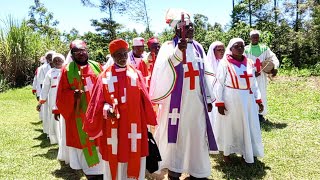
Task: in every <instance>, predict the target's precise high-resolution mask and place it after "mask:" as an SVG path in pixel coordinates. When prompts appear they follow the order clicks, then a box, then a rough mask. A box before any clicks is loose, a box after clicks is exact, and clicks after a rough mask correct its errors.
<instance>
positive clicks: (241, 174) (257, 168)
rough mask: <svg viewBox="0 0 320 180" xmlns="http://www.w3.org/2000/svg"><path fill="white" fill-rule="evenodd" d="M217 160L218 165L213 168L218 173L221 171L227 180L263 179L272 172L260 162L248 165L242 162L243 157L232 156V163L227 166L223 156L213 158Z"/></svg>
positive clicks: (256, 161)
mask: <svg viewBox="0 0 320 180" xmlns="http://www.w3.org/2000/svg"><path fill="white" fill-rule="evenodd" d="M211 157H213V158H214V159H215V161H216V165H215V166H213V168H214V169H216V170H217V171H221V172H222V173H223V174H224V176H223V178H225V179H263V177H264V176H266V174H267V172H266V171H267V170H271V168H270V167H268V166H266V165H265V164H264V163H263V162H261V161H260V160H257V159H256V160H255V163H253V164H246V163H244V162H242V160H241V157H238V156H235V155H231V156H230V158H231V163H230V164H226V163H225V162H224V161H223V160H222V157H221V155H220V156H219V157H217V156H211Z"/></svg>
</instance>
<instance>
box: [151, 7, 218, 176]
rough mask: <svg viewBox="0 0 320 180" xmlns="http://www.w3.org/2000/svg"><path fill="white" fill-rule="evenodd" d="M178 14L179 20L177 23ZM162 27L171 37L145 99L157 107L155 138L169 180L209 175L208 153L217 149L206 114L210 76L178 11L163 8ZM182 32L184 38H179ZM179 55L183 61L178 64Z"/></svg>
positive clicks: (187, 21)
mask: <svg viewBox="0 0 320 180" xmlns="http://www.w3.org/2000/svg"><path fill="white" fill-rule="evenodd" d="M182 13H184V18H185V21H181V19H182V15H181V14H182ZM166 20H167V23H169V25H170V26H171V27H173V28H175V33H176V34H175V37H174V39H173V40H172V41H167V42H165V43H164V44H163V45H162V46H161V48H160V51H159V54H158V57H157V60H156V63H155V66H154V69H153V74H152V79H151V84H150V91H149V93H150V96H151V99H152V101H153V102H154V103H157V104H159V111H158V113H159V114H158V124H159V126H157V127H156V131H155V139H156V141H157V144H158V146H159V149H160V154H161V157H162V161H161V162H160V169H163V168H168V169H169V174H168V177H169V178H170V179H171V180H175V179H179V177H180V176H181V173H188V174H190V179H205V178H206V177H208V176H210V174H211V166H210V157H209V151H215V150H217V146H216V142H215V138H214V134H213V131H212V126H211V124H210V120H209V116H208V111H209V112H210V111H211V110H212V104H211V103H212V102H213V101H214V98H213V90H212V88H213V83H214V80H215V78H214V76H213V74H212V71H211V70H210V66H207V64H206V60H205V58H206V55H205V53H204V50H203V47H202V46H201V45H200V44H199V43H198V42H196V41H195V40H193V34H194V29H193V24H192V22H191V21H190V16H189V15H188V14H187V13H185V11H182V10H176V9H169V10H168V11H167V15H166ZM182 30H183V31H184V30H185V31H184V32H185V37H186V39H183V38H181V37H183V34H182ZM183 51H185V52H186V58H185V60H183V56H184V55H183Z"/></svg>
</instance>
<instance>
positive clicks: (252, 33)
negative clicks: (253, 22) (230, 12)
mask: <svg viewBox="0 0 320 180" xmlns="http://www.w3.org/2000/svg"><path fill="white" fill-rule="evenodd" d="M254 34H258V35H259V36H260V31H258V30H252V31H251V32H250V37H251V36H252V35H254Z"/></svg>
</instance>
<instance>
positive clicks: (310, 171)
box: [211, 76, 320, 179]
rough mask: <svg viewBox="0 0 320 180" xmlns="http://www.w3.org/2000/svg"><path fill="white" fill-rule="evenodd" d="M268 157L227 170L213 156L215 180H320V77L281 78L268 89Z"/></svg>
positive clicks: (264, 132)
mask: <svg viewBox="0 0 320 180" xmlns="http://www.w3.org/2000/svg"><path fill="white" fill-rule="evenodd" d="M268 101H269V114H268V115H267V118H268V119H269V122H267V123H263V124H262V138H263V143H264V147H265V157H264V158H261V159H259V160H258V161H256V163H255V164H253V165H250V166H248V165H244V164H243V163H241V161H240V158H239V157H236V156H235V157H233V160H234V163H232V164H231V165H229V166H227V165H225V164H224V163H223V161H222V159H221V157H217V156H212V164H213V168H212V175H211V178H213V179H320V169H319V167H320V166H319V165H320V158H319V157H318V156H319V155H320V77H308V78H306V77H285V76H280V77H277V78H276V79H274V80H273V81H271V82H270V83H269V86H268Z"/></svg>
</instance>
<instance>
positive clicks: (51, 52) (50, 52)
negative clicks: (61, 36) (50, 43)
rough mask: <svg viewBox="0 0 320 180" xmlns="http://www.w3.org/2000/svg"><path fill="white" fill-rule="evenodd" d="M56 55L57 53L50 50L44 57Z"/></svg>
mask: <svg viewBox="0 0 320 180" xmlns="http://www.w3.org/2000/svg"><path fill="white" fill-rule="evenodd" d="M54 53H56V52H55V51H52V50H50V51H48V52H46V54H45V55H44V57H45V58H46V57H47V56H48V55H49V54H51V56H53V54H54Z"/></svg>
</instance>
